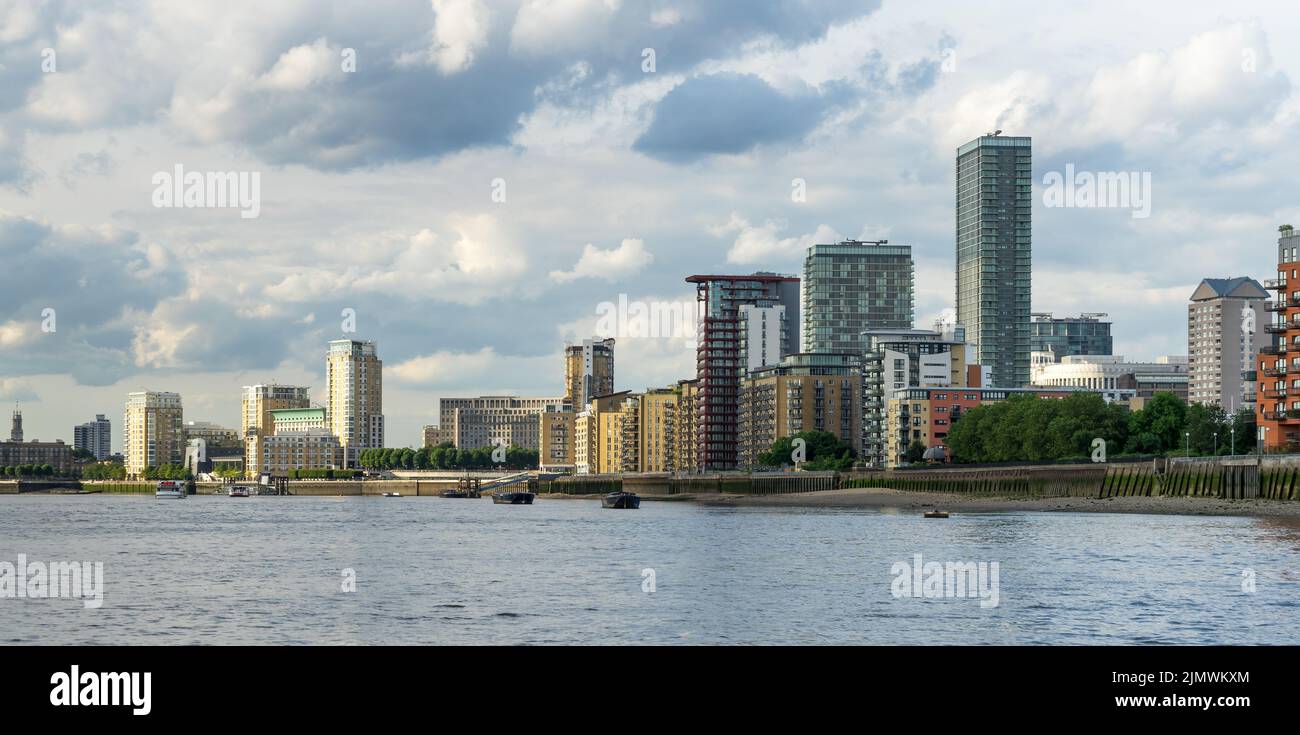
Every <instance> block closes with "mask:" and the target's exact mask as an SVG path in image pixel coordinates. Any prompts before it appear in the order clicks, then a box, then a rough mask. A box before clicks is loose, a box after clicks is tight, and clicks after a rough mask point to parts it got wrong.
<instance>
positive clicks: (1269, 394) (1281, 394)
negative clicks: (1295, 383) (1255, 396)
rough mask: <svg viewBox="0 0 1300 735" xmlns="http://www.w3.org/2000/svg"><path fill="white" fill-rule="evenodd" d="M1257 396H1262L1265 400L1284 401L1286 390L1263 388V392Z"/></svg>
mask: <svg viewBox="0 0 1300 735" xmlns="http://www.w3.org/2000/svg"><path fill="white" fill-rule="evenodd" d="M1259 394H1260V395H1262V396H1264V397H1265V398H1271V399H1285V398H1286V388H1265V389H1264V390H1262V391H1260V392H1259Z"/></svg>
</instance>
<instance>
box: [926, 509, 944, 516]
mask: <svg viewBox="0 0 1300 735" xmlns="http://www.w3.org/2000/svg"><path fill="white" fill-rule="evenodd" d="M925 517H926V518H947V517H948V511H946V510H927V511H926V512H925Z"/></svg>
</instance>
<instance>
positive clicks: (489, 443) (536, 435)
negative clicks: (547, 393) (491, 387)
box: [438, 396, 568, 450]
mask: <svg viewBox="0 0 1300 735" xmlns="http://www.w3.org/2000/svg"><path fill="white" fill-rule="evenodd" d="M565 405H568V404H567V403H566V401H565V399H564V398H562V397H555V398H524V397H520V396H478V397H473V398H440V399H438V425H439V426H440V427H442V429H443V430H450V432H451V435H452V437H453V443H455V445H456V448H457V449H478V448H480V447H495V446H497V445H498V444H502V443H504V444H505V445H506V446H518V447H522V448H524V449H534V450H538V449H540V448H541V423H540V417H541V415H542V414H543V413H545V412H546V410H547V408H548V407H563V406H565Z"/></svg>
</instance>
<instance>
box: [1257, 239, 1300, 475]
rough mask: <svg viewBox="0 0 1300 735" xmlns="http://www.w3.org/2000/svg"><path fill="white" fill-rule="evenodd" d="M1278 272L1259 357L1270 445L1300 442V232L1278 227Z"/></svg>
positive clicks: (1261, 420)
mask: <svg viewBox="0 0 1300 735" xmlns="http://www.w3.org/2000/svg"><path fill="white" fill-rule="evenodd" d="M1278 233H1279V235H1280V237H1278V240H1277V248H1278V254H1277V278H1276V279H1271V280H1268V281H1266V282H1265V284H1264V285H1265V286H1266V287H1267V288H1268V290H1270V291H1275V292H1277V299H1276V300H1275V301H1270V302H1269V303H1268V305H1267V306H1266V307H1265V309H1266V311H1267V313H1268V315H1269V317H1270V318H1269V320H1268V324H1267V326H1266V327H1264V332H1265V336H1266V338H1267V340H1268V343H1267V344H1265V345H1264V346H1263V347H1261V348H1260V350H1259V356H1258V358H1257V359H1256V364H1255V367H1256V375H1257V376H1258V396H1257V400H1256V403H1255V425H1256V427H1257V429H1258V431H1259V436H1258V437H1257V438H1258V441H1259V442H1260V444H1261V445H1262V446H1263V447H1264V448H1265V449H1266V450H1270V449H1271V450H1275V451H1276V450H1278V449H1281V448H1283V447H1287V446H1291V445H1296V444H1300V233H1297V232H1296V231H1295V230H1294V228H1292V227H1291V226H1290V225H1283V226H1282V227H1279V228H1278Z"/></svg>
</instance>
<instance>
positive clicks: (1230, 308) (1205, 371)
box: [1187, 276, 1269, 411]
mask: <svg viewBox="0 0 1300 735" xmlns="http://www.w3.org/2000/svg"><path fill="white" fill-rule="evenodd" d="M1267 300H1268V291H1266V290H1265V289H1264V287H1263V286H1262V285H1260V283H1259V282H1258V281H1256V280H1255V279H1253V278H1247V277H1244V276H1243V277H1237V278H1206V279H1205V280H1203V281H1201V285H1199V286H1197V287H1196V290H1195V291H1193V292H1192V298H1191V303H1189V304H1188V305H1187V400H1188V401H1189V402H1191V403H1202V404H1205V405H1214V406H1221V407H1223V409H1224V410H1225V411H1236V410H1238V409H1242V408H1249V409H1251V410H1254V407H1255V358H1256V357H1257V356H1258V355H1259V351H1260V349H1261V348H1263V347H1265V346H1266V345H1267V344H1268V342H1269V336H1268V333H1267V332H1266V331H1265V329H1264V327H1265V326H1266V325H1267V324H1268V320H1267V314H1266V312H1265V307H1266V305H1267Z"/></svg>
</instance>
